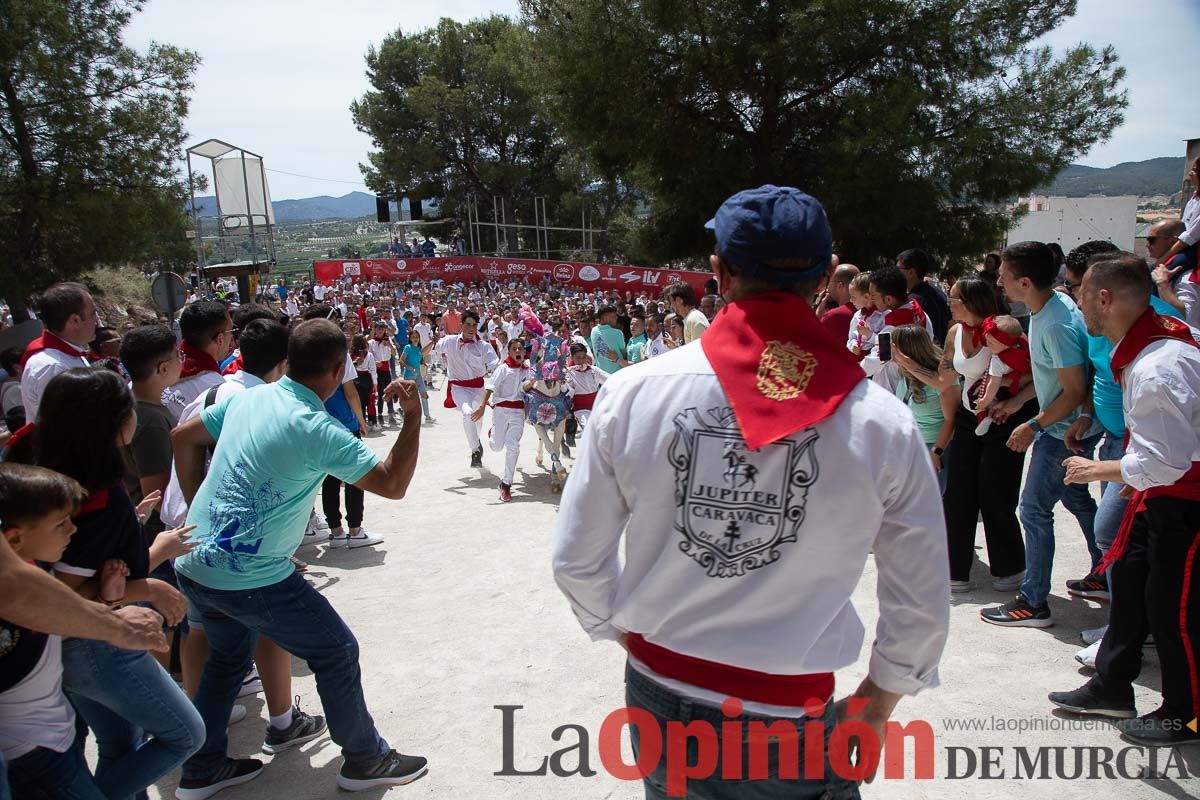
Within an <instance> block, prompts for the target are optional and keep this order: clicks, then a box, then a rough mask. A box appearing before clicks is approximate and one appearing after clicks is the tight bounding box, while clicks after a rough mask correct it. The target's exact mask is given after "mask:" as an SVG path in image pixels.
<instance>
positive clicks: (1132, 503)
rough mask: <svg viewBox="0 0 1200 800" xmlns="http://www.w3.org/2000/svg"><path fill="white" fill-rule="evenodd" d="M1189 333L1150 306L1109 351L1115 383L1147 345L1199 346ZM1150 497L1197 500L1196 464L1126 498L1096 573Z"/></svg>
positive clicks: (1119, 548) (1115, 554) (1118, 552)
mask: <svg viewBox="0 0 1200 800" xmlns="http://www.w3.org/2000/svg"><path fill="white" fill-rule="evenodd" d="M1190 331H1191V329H1190V328H1189V327H1188V326H1187V324H1185V323H1183V322H1180V321H1179V320H1177V319H1175V318H1174V317H1164V316H1162V315H1161V314H1159V313H1157V312H1156V311H1155V310H1154V308H1153V307H1147V308H1146V311H1145V312H1144V313H1143V314H1142V315H1141V316H1140V317H1138V318H1137V321H1136V322H1134V323H1133V326H1132V327H1131V328H1130V329H1129V330H1128V331H1127V332H1126V334H1125V338H1123V339H1121V341H1120V342H1119V343H1118V344H1117V347H1116V349H1115V350H1113V353H1112V370H1113V377H1114V378H1115V379H1116V381H1117V384H1118V385H1123V384H1122V383H1121V379H1122V376H1123V375H1124V372H1125V368H1126V367H1128V366H1129V365H1130V364H1132V363H1133V360H1134V359H1135V358H1137V357H1138V354H1139V353H1141V352H1142V351H1143V350H1145V349H1146V347H1148V346H1149V345H1150V343H1151V342H1155V341H1158V340H1160V339H1177V340H1178V341H1181V342H1187V343H1188V344H1190V345H1192V346H1193V347H1200V345H1198V344H1196V340H1195V339H1193V338H1192V334H1191V332H1190ZM1125 445H1126V447H1128V446H1129V431H1128V430H1126V431H1125ZM1151 497H1178V498H1180V499H1183V500H1194V501H1200V462H1192V468H1191V469H1189V470H1188V471H1187V472H1186V473H1184V475H1183V477H1181V478H1180V479H1179V480H1177V481H1175V483H1173V484H1171V485H1170V486H1151V487H1150V488H1149V489H1145V490H1139V491H1135V492H1134V493H1133V497H1131V498H1129V505H1127V506H1125V515H1124V516H1123V517H1121V528H1120V530H1118V531H1117V538H1116V539H1115V540H1113V543H1112V547H1110V548H1108V552H1107V553H1105V554H1104V558H1103V559H1101V560H1100V566H1099V567H1097V568H1096V571H1097V572H1098V573H1103V572H1104V570H1106V569H1108V568H1109V567H1110V566H1111V565H1112V564H1114V563H1116V562H1117V561H1118V560H1120V558H1121V556H1122V555H1123V554H1124V553H1125V547H1126V545H1128V544H1129V534H1130V532H1131V531H1132V530H1133V520H1134V517H1136V516H1137V515H1138V514H1139V513H1141V512H1143V511H1145V510H1146V500H1147V499H1148V498H1151Z"/></svg>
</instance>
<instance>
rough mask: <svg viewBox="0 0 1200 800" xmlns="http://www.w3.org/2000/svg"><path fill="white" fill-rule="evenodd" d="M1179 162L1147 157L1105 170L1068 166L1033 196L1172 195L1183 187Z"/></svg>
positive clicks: (1177, 159) (1181, 169)
mask: <svg viewBox="0 0 1200 800" xmlns="http://www.w3.org/2000/svg"><path fill="white" fill-rule="evenodd" d="M1183 162H1184V159H1183V158H1171V157H1164V158H1151V159H1148V160H1146V161H1126V162H1125V163H1123V164H1117V165H1116V166H1113V167H1108V168H1107V169H1100V168H1098V167H1085V166H1083V165H1082V164H1072V165H1071V166H1069V167H1067V168H1066V169H1065V170H1063V171H1062V172H1060V173H1059V175H1058V177H1057V178H1055V180H1054V183H1052V184H1050V185H1049V186H1047V187H1044V188H1042V189H1039V190H1038V191H1037V193H1038V194H1048V195H1056V196H1065V197H1087V196H1088V195H1093V194H1100V195H1110V196H1114V195H1126V194H1134V195H1138V196H1139V197H1146V196H1151V195H1159V194H1165V195H1173V194H1176V193H1177V192H1179V191H1180V190H1181V189H1182V186H1183Z"/></svg>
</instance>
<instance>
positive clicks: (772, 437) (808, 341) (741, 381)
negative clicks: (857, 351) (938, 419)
mask: <svg viewBox="0 0 1200 800" xmlns="http://www.w3.org/2000/svg"><path fill="white" fill-rule="evenodd" d="M700 346H701V347H702V348H703V349H704V354H705V355H706V356H707V357H708V360H709V363H711V364H712V366H713V371H714V372H715V373H716V375H717V380H718V381H720V383H721V388H722V389H724V391H725V395H726V397H728V398H729V404H730V406H732V408H733V413H734V416H735V417H736V419H737V423H738V427H739V428H740V429H741V432H742V438H744V439H745V440H746V445H747V446H749V447H750V448H751V449H753V450H757V449H758V448H760V447H762V446H763V445H767V444H770V443H771V442H774V441H776V440H778V439H782V438H784V437H785V436H790V435H791V434H793V433H795V432H796V431H799V430H802V429H804V428H807V427H810V426H812V425H815V424H816V423H818V422H820V421H821V420H823V419H826V418H827V417H829V416H831V415H832V414H833V413H834V412H835V411H836V410H837V407H838V406H839V405H840V404H841V402H842V401H843V400H844V399H845V398H846V396H847V395H848V394H849V393H850V392H851V390H853V389H854V387H855V386H857V385H858V383H859V381H862V380H865V379H866V375H865V374H864V373H863V371H862V370H861V369H860V368H859V366H858V364H857V363H856V362H855V360H854V358H853V356H851V355H850V352H849V351H848V350H847V349H846V348H845V346H844V345H843V344H842V343H841V342H835V341H834V340H833V339H832V338H831V337H830V336H829V334H828V333H826V332H825V329H824V328H823V327H822V326H821V323H820V321H819V320H818V319H817V315H816V314H815V313H813V310H812V307H811V306H810V305H809V304H808V303H806V302H805V301H804V300H803V299H802V298H800V297H798V296H797V295H794V294H791V293H788V292H767V293H764V294H760V295H755V296H753V297H750V298H746V299H743V300H738V301H736V302H733V303H730V304H728V305H727V306H725V308H723V309H721V311H720V312H719V313H718V314H717V316H716V317H715V318H714V319H713V322H712V325H710V326H709V328H708V330H706V331H705V332H704V336H702V337H701V338H700Z"/></svg>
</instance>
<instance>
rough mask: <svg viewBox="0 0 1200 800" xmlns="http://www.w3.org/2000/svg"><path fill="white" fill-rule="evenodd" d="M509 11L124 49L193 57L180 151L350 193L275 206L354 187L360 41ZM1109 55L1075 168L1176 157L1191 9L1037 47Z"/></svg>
mask: <svg viewBox="0 0 1200 800" xmlns="http://www.w3.org/2000/svg"><path fill="white" fill-rule="evenodd" d="M490 13H500V14H510V15H515V14H516V13H517V2H516V0H443V2H441V3H437V4H433V3H428V4H425V3H421V4H407V3H399V4H389V3H384V2H378V1H377V0H376V1H375V2H363V0H341V2H335V3H329V2H327V0H294V1H293V2H280V1H279V0H269V1H268V0H238V1H237V2H234V0H209V2H206V3H202V4H200V5H199V6H197V5H195V4H193V3H190V2H185V0H150V2H148V3H147V5H146V8H145V10H144V11H143V12H142V13H141V14H139V15H136V16H135V17H134V19H133V22H132V23H131V25H130V28H129V30H128V32H127V41H128V42H129V43H130V44H131V45H133V46H135V47H138V48H142V47H144V46H145V45H146V44H147V43H149V42H150V41H151V40H157V41H161V42H169V43H171V44H174V45H177V46H180V47H187V48H189V49H192V50H195V51H197V52H199V53H200V55H201V57H202V58H203V59H204V62H203V64H202V65H201V66H200V69H199V70H198V72H197V74H196V89H195V92H194V94H193V97H192V104H191V110H190V114H189V117H188V131H189V133H190V134H191V138H190V140H189V141H190V142H196V141H200V140H202V139H207V138H218V139H224V140H225V141H228V142H232V143H233V144H235V145H239V146H241V147H245V148H247V149H249V150H251V151H254V152H257V153H260V154H262V156H263V157H264V158H265V160H266V164H267V167H268V169H275V170H284V171H286V172H295V173H302V174H304V175H310V176H316V177H318V178H335V179H340V180H343V181H349V182H348V183H330V182H324V181H316V180H310V179H306V178H297V177H293V176H289V175H281V174H279V173H275V172H273V173H270V184H271V193H272V195H273V196H274V197H275V198H276V199H283V198H289V197H307V196H311V195H316V194H331V195H341V194H345V193H346V192H348V191H353V190H354V189H365V187H363V186H361V185H356V184H355V183H354V182H357V181H360V180H361V177H362V176H361V173H360V172H359V170H358V164H359V162H361V161H363V160H365V158H366V154H367V152H368V150H369V149H370V146H371V143H370V139H369V138H368V137H367V136H365V135H364V134H361V133H359V132H358V131H357V130H355V129H354V125H353V123H352V122H351V120H350V111H349V105H350V102H351V101H352V100H353V99H355V98H356V97H359V96H361V95H362V94H363V92H365V91H366V90H367V88H368V85H367V80H366V76H365V64H364V61H363V56H364V54H365V53H366V50H367V46H368V45H369V44H372V43H374V44H378V43H379V42H380V41H381V40H382V39H383V37H384V36H386V35H387V34H389V33H391V32H393V31H395V30H396V29H397V28H400V27H402V28H403V29H404V30H420V29H422V28H426V27H429V26H431V25H434V24H436V23H437V20H438V19H439V18H441V17H452V18H454V19H458V20H463V21H466V20H469V19H473V18H476V17H481V16H486V15H488V14H490ZM1046 40H1047V43H1048V44H1050V45H1052V46H1053V47H1055V48H1057V49H1060V50H1061V49H1062V48H1064V47H1067V46H1069V45H1071V44H1073V43H1075V42H1079V41H1086V42H1091V43H1093V44H1097V45H1103V44H1113V45H1115V46H1116V48H1117V52H1118V54H1119V55H1120V57H1121V61H1122V63H1123V64H1125V66H1126V67H1127V68H1128V70H1129V78H1128V80H1127V84H1126V85H1127V86H1128V88H1129V91H1130V99H1131V104H1130V108H1129V111H1128V113H1127V114H1126V124H1125V125H1124V126H1123V127H1122V128H1121V129H1120V130H1118V131H1116V132H1115V134H1114V136H1113V138H1112V140H1111V141H1110V142H1109V143H1108V144H1105V145H1101V146H1099V147H1096V148H1094V149H1093V151H1092V152H1091V153H1089V154H1088V157H1087V158H1086V159H1085V160H1084V161H1085V163H1088V164H1092V165H1095V166H1110V165H1112V164H1115V163H1118V162H1120V161H1137V160H1140V159H1143V158H1151V157H1154V156H1160V155H1177V154H1180V155H1181V154H1182V152H1183V146H1182V143H1181V141H1180V140H1181V139H1184V138H1186V137H1192V136H1200V112H1198V111H1197V110H1196V106H1195V105H1194V104H1193V103H1194V101H1193V99H1192V95H1191V93H1190V92H1189V91H1188V90H1189V89H1190V88H1191V87H1190V86H1189V85H1188V83H1187V81H1188V78H1189V76H1190V74H1191V73H1192V72H1194V63H1195V48H1196V44H1197V42H1200V3H1197V2H1196V0H1138V2H1137V3H1134V2H1131V1H1130V0H1080V2H1079V13H1078V14H1077V15H1076V17H1075V18H1074V19H1072V20H1070V21H1069V22H1068V23H1067V24H1066V25H1064V26H1063V27H1062V28H1060V29H1059V30H1057V31H1054V32H1053V33H1052V34H1050V35H1049V36H1048V37H1046Z"/></svg>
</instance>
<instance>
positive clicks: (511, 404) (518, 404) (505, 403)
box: [496, 400, 525, 411]
mask: <svg viewBox="0 0 1200 800" xmlns="http://www.w3.org/2000/svg"><path fill="white" fill-rule="evenodd" d="M496 408H518V409H520V410H521V411H524V410H525V403H524V402H522V401H520V400H501V401H500V402H499V403H496Z"/></svg>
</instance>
